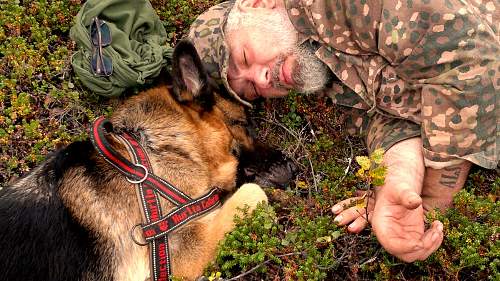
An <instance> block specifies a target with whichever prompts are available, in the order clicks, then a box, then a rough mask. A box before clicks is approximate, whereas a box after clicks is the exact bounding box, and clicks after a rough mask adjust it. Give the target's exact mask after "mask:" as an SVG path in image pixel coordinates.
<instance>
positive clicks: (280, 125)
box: [255, 117, 318, 198]
mask: <svg viewBox="0 0 500 281" xmlns="http://www.w3.org/2000/svg"><path fill="white" fill-rule="evenodd" d="M255 118H256V119H260V120H264V121H265V122H269V123H271V124H274V125H276V126H278V127H281V128H282V129H284V130H285V131H286V132H287V133H289V134H290V135H292V136H293V137H294V138H295V139H296V140H297V142H298V143H299V145H300V146H302V148H303V149H304V150H305V151H306V158H307V161H308V162H309V167H310V168H311V173H312V177H313V183H314V189H315V191H316V192H318V183H317V179H316V173H315V172H314V166H313V164H312V161H311V157H310V156H309V153H308V152H307V148H306V146H305V145H304V144H303V142H302V140H301V139H300V136H299V135H298V134H297V133H296V132H294V131H292V130H290V128H288V127H286V126H285V125H283V124H281V123H280V122H278V121H276V120H269V119H266V118H262V117H255ZM308 197H309V198H311V187H309V194H308Z"/></svg>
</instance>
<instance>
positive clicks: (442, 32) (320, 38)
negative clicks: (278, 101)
mask: <svg viewBox="0 0 500 281" xmlns="http://www.w3.org/2000/svg"><path fill="white" fill-rule="evenodd" d="M285 3H286V8H287V11H288V14H289V17H290V19H291V21H292V23H293V24H294V26H295V28H296V29H297V30H298V31H299V33H300V40H301V42H305V41H307V40H309V41H315V42H319V43H320V47H319V49H318V50H317V51H316V55H317V56H318V57H319V58H320V59H321V60H322V61H323V62H324V63H326V64H327V65H328V66H329V67H330V69H331V70H332V71H333V73H334V74H335V75H336V76H337V77H338V78H339V79H340V81H341V82H342V83H338V84H334V85H333V87H332V88H329V89H327V90H326V92H327V94H328V95H329V96H330V97H332V98H333V100H334V101H335V102H336V103H337V104H339V105H343V106H347V107H349V109H348V110H347V111H348V112H349V118H348V121H350V122H348V123H350V124H351V126H349V127H350V129H351V131H352V130H353V129H354V130H356V131H357V133H361V134H364V135H365V136H367V137H366V142H367V145H368V148H369V150H373V149H375V148H377V147H383V148H386V149H387V148H388V147H390V146H391V145H393V144H394V143H396V142H398V141H400V140H403V139H406V138H410V137H415V136H421V138H422V143H423V152H424V158H425V163H426V166H429V167H434V168H443V167H446V166H448V165H452V164H454V163H456V162H458V161H460V159H463V160H468V161H471V162H473V163H475V164H478V165H480V166H483V167H486V168H495V167H496V166H497V165H498V159H499V149H498V146H499V130H498V127H499V126H498V125H500V123H499V118H498V115H499V110H498V107H497V105H498V101H497V96H498V93H499V92H500V91H499V89H500V64H499V61H500V60H499V59H500V43H499V34H498V27H499V19H500V17H499V12H498V9H499V7H497V6H496V4H498V3H495V0H492V1H489V0H486V1H484V0H483V1H481V0H479V1H477V0H474V1H467V0H443V1H441V0H440V1H431V0H405V1H403V0H396V1H375V0H373V1H370V0H361V1H351V0H320V1H313V0H302V1H299V0H293V1H285ZM341 108H342V107H341Z"/></svg>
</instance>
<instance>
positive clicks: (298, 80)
mask: <svg viewBox="0 0 500 281" xmlns="http://www.w3.org/2000/svg"><path fill="white" fill-rule="evenodd" d="M289 53H290V52H289ZM291 54H293V55H295V57H296V58H297V59H296V61H295V65H294V66H293V69H292V78H293V81H294V82H295V87H294V90H296V91H298V92H300V93H304V94H310V93H314V92H318V91H320V90H323V89H324V88H325V87H326V85H327V84H328V83H329V82H330V80H331V79H332V73H331V71H330V69H329V68H328V66H327V65H326V64H324V63H323V62H322V61H321V60H320V59H318V57H316V56H315V55H314V52H313V49H312V48H311V47H309V46H298V47H297V48H295V50H292V51H291ZM285 59H286V56H284V55H282V56H280V57H279V58H278V61H277V62H276V64H275V66H274V68H273V69H272V71H271V74H272V78H273V86H274V87H275V88H285V86H284V85H283V84H282V83H281V82H280V80H279V71H280V68H281V66H282V65H283V63H285Z"/></svg>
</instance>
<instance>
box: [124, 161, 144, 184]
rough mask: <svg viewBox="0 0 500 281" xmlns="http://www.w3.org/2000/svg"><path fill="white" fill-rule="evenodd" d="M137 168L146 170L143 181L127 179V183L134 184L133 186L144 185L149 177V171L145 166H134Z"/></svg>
mask: <svg viewBox="0 0 500 281" xmlns="http://www.w3.org/2000/svg"><path fill="white" fill-rule="evenodd" d="M134 165H135V166H136V167H140V168H143V169H144V177H142V179H140V180H137V181H136V180H131V179H130V178H128V177H126V179H127V181H128V182H129V183H133V184H139V183H143V182H144V181H145V180H146V179H147V178H148V176H149V171H148V169H147V168H146V167H144V166H143V165H141V164H134Z"/></svg>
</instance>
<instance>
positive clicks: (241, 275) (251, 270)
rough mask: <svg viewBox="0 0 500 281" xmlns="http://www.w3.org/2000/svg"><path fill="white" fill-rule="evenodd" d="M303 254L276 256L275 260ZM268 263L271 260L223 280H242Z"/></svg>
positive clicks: (294, 253)
mask: <svg viewBox="0 0 500 281" xmlns="http://www.w3.org/2000/svg"><path fill="white" fill-rule="evenodd" d="M303 253H304V252H293V253H287V254H282V255H278V256H276V257H277V258H282V257H287V256H295V255H300V254H303ZM269 262H271V260H270V259H268V260H266V261H264V262H262V263H260V264H258V265H256V266H254V267H252V268H251V269H250V270H248V271H245V272H243V273H241V274H240V275H238V276H235V277H233V278H230V279H225V281H234V280H238V279H240V278H243V277H245V276H247V275H248V274H250V273H252V272H254V271H256V270H257V269H258V268H259V267H261V266H263V265H265V264H268V263H269Z"/></svg>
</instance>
